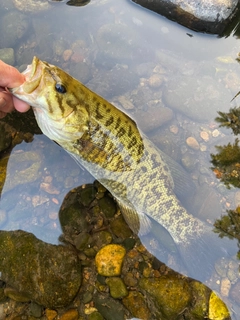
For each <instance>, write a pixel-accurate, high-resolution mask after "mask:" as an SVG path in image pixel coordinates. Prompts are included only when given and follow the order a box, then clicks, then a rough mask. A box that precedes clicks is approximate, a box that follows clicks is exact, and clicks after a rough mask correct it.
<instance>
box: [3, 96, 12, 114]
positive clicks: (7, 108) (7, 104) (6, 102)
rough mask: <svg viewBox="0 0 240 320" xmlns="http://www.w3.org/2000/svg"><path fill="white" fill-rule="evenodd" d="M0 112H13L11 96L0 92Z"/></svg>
mask: <svg viewBox="0 0 240 320" xmlns="http://www.w3.org/2000/svg"><path fill="white" fill-rule="evenodd" d="M0 109H1V110H0V111H1V112H4V113H7V112H11V111H13V110H14V105H13V99H12V96H11V94H9V93H6V92H0Z"/></svg>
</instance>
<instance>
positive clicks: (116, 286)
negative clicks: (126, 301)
mask: <svg viewBox="0 0 240 320" xmlns="http://www.w3.org/2000/svg"><path fill="white" fill-rule="evenodd" d="M106 284H107V285H108V286H109V288H110V295H111V296H112V297H113V298H114V299H122V298H124V297H126V296H127V295H128V290H127V288H126V286H125V284H124V282H123V281H122V279H121V278H118V277H110V278H107V279H106Z"/></svg>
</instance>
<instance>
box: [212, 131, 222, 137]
mask: <svg viewBox="0 0 240 320" xmlns="http://www.w3.org/2000/svg"><path fill="white" fill-rule="evenodd" d="M219 135H220V132H219V130H218V129H215V130H213V132H212V136H213V137H214V138H216V137H218V136H219Z"/></svg>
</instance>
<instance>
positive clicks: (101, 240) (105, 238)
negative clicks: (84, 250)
mask: <svg viewBox="0 0 240 320" xmlns="http://www.w3.org/2000/svg"><path fill="white" fill-rule="evenodd" d="M93 242H94V245H95V246H97V248H99V249H100V248H102V247H104V246H106V245H107V244H110V243H111V242H112V235H111V233H110V232H108V231H99V232H96V233H94V235H93Z"/></svg>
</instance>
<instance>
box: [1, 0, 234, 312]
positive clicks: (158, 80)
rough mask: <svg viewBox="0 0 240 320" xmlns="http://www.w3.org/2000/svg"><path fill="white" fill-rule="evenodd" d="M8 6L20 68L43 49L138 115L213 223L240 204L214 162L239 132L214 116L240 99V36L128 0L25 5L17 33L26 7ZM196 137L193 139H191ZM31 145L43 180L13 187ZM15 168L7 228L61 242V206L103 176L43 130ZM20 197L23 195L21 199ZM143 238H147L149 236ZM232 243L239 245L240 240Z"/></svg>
mask: <svg viewBox="0 0 240 320" xmlns="http://www.w3.org/2000/svg"><path fill="white" fill-rule="evenodd" d="M8 5H9V4H6V5H3V9H2V8H1V10H0V19H1V21H4V23H5V24H4V25H3V26H2V27H3V29H5V34H6V35H7V36H6V37H5V38H6V39H4V40H2V42H1V41H0V49H3V48H5V47H6V46H7V47H12V48H13V49H14V52H15V63H14V65H15V66H17V67H18V68H20V70H23V69H24V68H25V66H26V64H30V63H31V60H32V57H33V56H34V55H37V56H38V57H39V58H40V59H42V60H46V61H48V62H49V63H52V64H56V65H58V66H60V67H61V68H63V69H64V70H66V71H67V72H69V73H70V74H72V75H73V76H74V77H76V78H78V79H79V80H80V81H82V82H83V83H84V84H86V85H87V86H88V87H90V88H91V89H93V90H94V91H95V92H97V93H98V94H100V95H102V96H103V97H104V98H106V99H107V100H109V101H110V102H112V103H114V104H115V105H117V106H118V107H119V108H121V109H123V110H124V111H125V112H127V113H129V114H130V115H131V116H132V117H133V118H134V119H136V122H137V123H138V125H139V127H140V128H141V129H142V130H143V131H144V132H146V134H147V135H148V136H149V137H150V139H152V140H153V141H154V142H155V143H156V144H157V146H158V147H159V148H160V149H162V150H163V151H165V152H166V153H167V154H169V155H170V156H171V157H172V158H174V159H175V160H176V161H177V162H179V163H180V164H182V165H183V166H184V167H185V168H186V170H187V171H188V174H189V176H190V177H191V179H192V180H193V181H194V184H195V185H196V188H197V189H196V190H197V196H193V195H192V194H191V195H190V196H189V188H186V190H187V192H186V193H184V192H183V194H182V197H181V201H182V202H183V203H184V204H185V205H186V207H187V209H188V210H189V211H190V212H191V213H192V214H194V215H196V216H198V217H199V218H201V219H202V220H204V221H206V222H208V223H211V224H213V223H214V222H215V220H216V219H220V217H221V215H224V214H226V210H229V209H235V208H236V207H237V206H238V205H239V201H240V200H239V191H238V189H237V188H236V189H234V188H232V189H231V190H228V189H227V188H226V187H225V185H224V184H223V183H220V182H219V180H218V179H216V177H215V175H214V174H213V172H212V171H211V169H210V167H211V166H212V165H211V163H210V160H211V157H210V154H211V153H213V154H216V153H217V152H216V149H215V146H216V145H226V144H228V143H229V142H232V141H233V139H234V137H233V135H232V134H231V130H226V129H223V128H219V126H218V123H216V121H215V118H216V117H217V116H218V114H217V112H218V111H223V112H228V111H229V108H230V107H233V106H237V105H238V101H239V100H237V99H235V100H234V101H233V102H230V101H231V99H232V98H233V97H234V96H235V94H236V93H237V92H238V91H239V87H240V76H239V72H238V70H239V63H238V62H237V60H236V58H237V55H238V47H239V45H238V41H239V40H238V39H237V38H236V37H235V36H229V37H228V38H218V37H217V36H214V35H204V34H198V33H196V32H193V31H191V30H188V29H186V28H184V27H182V26H179V25H178V24H177V23H174V22H170V21H168V20H167V19H165V18H163V17H161V16H159V15H156V14H154V13H151V12H150V11H147V10H145V9H142V8H141V7H139V6H137V5H135V4H132V3H129V2H128V1H121V2H119V3H116V2H115V1H113V0H112V1H93V2H91V3H90V4H89V5H87V6H84V7H74V6H68V5H66V3H64V2H56V3H55V2H52V3H50V8H49V9H47V10H46V11H41V12H40V11H39V12H34V13H29V12H28V13H23V16H22V17H21V21H20V22H21V23H22V25H21V27H20V31H22V33H21V32H20V31H19V32H17V34H18V35H19V36H17V37H15V38H14V36H13V34H12V32H13V33H14V30H12V29H11V25H12V19H13V16H11V15H10V13H13V14H14V13H15V12H18V11H16V9H14V8H11V5H9V6H10V8H8V9H9V10H7V8H6V6H8ZM20 22H18V25H19V23H20ZM9 39H10V40H11V39H12V40H11V41H12V42H11V41H10V40H9ZM162 107H167V108H170V109H171V110H172V112H173V114H171V116H169V113H168V112H169V110H168V111H167V112H166V110H165V109H164V110H162V109H161V108H162ZM159 109H160V110H161V112H163V113H164V116H163V115H162V113H160V112H159V111H158V110H159ZM160 118H164V119H161V120H164V121H163V122H164V123H163V125H162V126H161V124H162V123H161V121H158V120H156V119H160ZM169 118H171V119H170V120H169ZM189 137H190V138H194V140H193V139H190V140H189V139H188V140H187V138H189ZM25 152H31V153H33V154H35V155H36V154H37V156H38V157H39V167H38V172H40V175H39V177H38V178H37V179H36V181H31V182H29V183H25V184H24V183H23V184H22V183H21V184H20V183H19V180H17V181H18V182H16V185H14V186H12V185H11V184H10V181H13V177H15V176H17V175H18V174H19V167H18V169H16V168H15V167H14V165H12V166H11V159H12V161H13V162H14V157H13V155H14V154H22V153H25ZM34 159H35V158H34ZM15 166H16V164H15ZM17 166H19V164H17ZM25 169H26V168H23V169H22V170H25ZM7 170H8V171H7V176H6V180H5V186H4V188H3V191H2V195H1V200H0V210H1V214H2V215H6V216H7V218H6V219H5V218H4V219H3V223H2V226H1V228H2V229H3V230H15V229H23V230H26V231H29V232H33V233H34V234H35V235H36V236H37V237H38V238H40V239H42V240H44V241H46V242H51V243H58V237H59V235H60V234H61V227H60V225H59V222H58V211H59V208H60V206H61V203H62V201H63V199H64V196H65V195H66V194H67V193H68V191H69V190H71V189H72V188H74V187H76V186H79V185H82V184H86V183H89V182H92V181H93V180H94V179H93V178H92V177H91V175H90V174H89V173H87V172H86V171H85V170H84V169H83V168H79V167H78V166H77V165H76V164H75V162H74V160H72V159H71V158H70V157H69V156H68V155H67V154H66V153H65V152H64V151H63V150H62V149H61V148H60V147H58V146H57V145H56V144H54V143H53V142H50V141H49V140H48V139H47V138H45V137H44V136H42V135H35V137H34V140H33V142H31V143H25V142H23V143H21V144H20V145H17V146H16V147H15V148H14V149H13V151H12V153H11V155H10V160H9V162H8V169H7ZM9 185H11V186H10V187H9ZM13 198H14V199H17V201H16V202H15V201H14V203H12V199H13ZM16 203H17V204H16ZM46 212H48V214H47V215H46ZM143 240H144V243H145V244H146V241H150V239H149V238H146V239H143ZM163 241H164V239H163ZM167 241H168V240H167ZM207 245H208V244H207ZM219 245H220V242H219ZM147 247H148V249H149V250H152V251H153V253H155V254H156V255H159V256H157V257H158V258H160V259H163V261H164V262H166V263H167V264H168V265H169V266H170V267H172V268H173V269H175V270H177V271H180V272H183V273H185V272H186V269H185V268H184V267H183V266H182V265H181V263H180V261H179V257H178V256H176V257H175V256H174V254H172V253H171V252H170V255H169V251H168V250H169V247H168V244H167V245H166V249H165V250H164V252H160V251H159V250H156V248H154V246H153V247H152V246H151V245H150V244H149V245H147ZM232 249H233V252H235V251H237V242H236V240H233V241H232ZM209 250H211V246H210V245H209ZM233 256H234V254H232V256H231V258H232V257H233ZM193 274H194V271H193ZM196 278H197V279H198V275H197V274H196ZM218 281H220V280H219V279H218V278H217V276H216V278H212V279H210V280H208V281H207V285H209V286H210V288H212V289H215V290H217V291H218V292H221V288H220V284H219V282H218ZM223 298H224V296H223ZM229 308H233V312H234V313H238V310H239V306H238V305H237V304H236V303H234V302H233V301H231V302H229ZM233 317H234V315H233Z"/></svg>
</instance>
